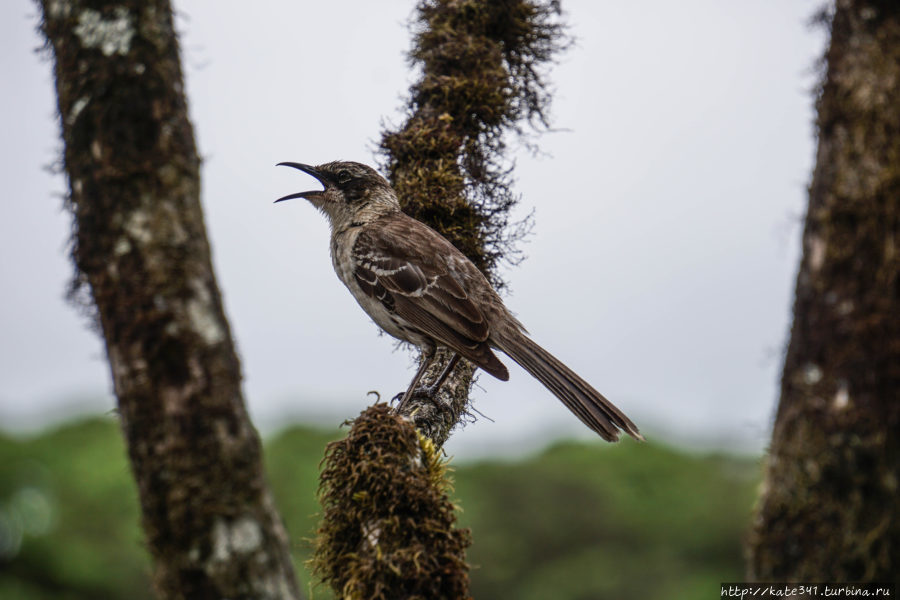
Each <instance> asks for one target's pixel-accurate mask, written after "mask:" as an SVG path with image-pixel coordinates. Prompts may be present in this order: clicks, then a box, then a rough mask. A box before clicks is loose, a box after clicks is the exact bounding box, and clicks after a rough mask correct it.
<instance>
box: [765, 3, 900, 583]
mask: <svg viewBox="0 0 900 600" xmlns="http://www.w3.org/2000/svg"><path fill="white" fill-rule="evenodd" d="M831 30H832V31H831V45H830V48H829V49H828V52H827V54H826V61H827V72H826V74H825V79H824V84H823V86H822V90H821V96H820V98H819V100H818V134H819V139H818V141H819V148H818V155H817V161H816V169H815V173H814V174H813V181H812V185H811V186H810V190H809V209H808V214H807V217H806V228H805V232H804V235H803V259H802V263H801V266H800V273H799V276H798V279H797V290H796V300H795V304H794V324H793V329H792V331H791V340H790V345H789V347H788V352H787V357H786V360H785V366H784V374H783V377H782V384H781V386H782V387H781V401H780V404H779V407H778V414H777V418H776V422H775V429H774V431H773V434H772V445H771V450H770V454H769V457H768V465H767V471H766V474H765V482H764V488H763V492H762V496H761V498H760V502H759V506H758V510H757V515H756V520H755V523H754V527H753V532H752V535H751V539H750V544H749V550H750V552H749V573H750V575H751V577H753V578H755V579H757V580H769V581H771V580H806V581H823V580H830V581H835V580H837V581H866V580H868V581H878V580H882V581H885V580H894V579H895V578H896V577H897V574H898V573H900V500H898V499H900V489H898V487H900V4H898V3H897V2H893V1H876V0H838V1H837V4H836V10H835V13H834V15H833V18H832V21H831Z"/></svg>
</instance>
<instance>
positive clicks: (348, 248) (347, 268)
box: [331, 228, 433, 348]
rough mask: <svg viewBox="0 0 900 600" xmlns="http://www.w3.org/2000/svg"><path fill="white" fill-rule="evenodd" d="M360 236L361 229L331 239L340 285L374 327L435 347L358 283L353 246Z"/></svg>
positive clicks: (413, 342) (334, 263)
mask: <svg viewBox="0 0 900 600" xmlns="http://www.w3.org/2000/svg"><path fill="white" fill-rule="evenodd" d="M358 235H359V230H358V229H356V228H353V229H350V230H348V231H346V232H344V233H340V234H338V236H342V237H343V239H341V240H340V241H339V242H338V240H337V239H335V240H332V243H331V262H332V265H334V272H335V273H337V276H338V278H339V279H340V280H341V283H343V284H344V285H345V286H347V289H348V290H350V293H351V294H353V297H354V298H355V299H356V301H357V302H358V303H359V305H360V307H362V309H363V310H364V311H366V313H367V314H368V315H369V316H370V317H371V318H372V320H373V321H374V322H375V324H376V325H378V326H379V327H380V328H381V329H383V330H384V331H385V333H388V334H389V335H391V336H393V337H395V338H397V339H400V340H404V341H407V342H410V343H412V344H414V345H416V346H419V347H420V348H421V347H426V346H432V345H433V342H432V341H431V340H430V339H429V338H427V337H425V336H423V335H421V334H420V333H419V332H418V331H417V330H416V329H415V328H414V327H413V326H412V325H410V324H409V323H407V322H406V321H405V320H404V319H403V318H401V317H399V316H398V315H396V314H394V313H392V312H391V311H389V310H388V309H387V308H386V307H385V306H384V304H382V302H381V300H379V299H378V298H373V297H372V296H369V295H368V294H367V293H366V292H365V291H363V289H362V287H361V286H360V285H359V282H357V280H356V275H355V274H354V272H353V260H352V259H351V252H352V249H353V244H355V243H356V237H357V236H358Z"/></svg>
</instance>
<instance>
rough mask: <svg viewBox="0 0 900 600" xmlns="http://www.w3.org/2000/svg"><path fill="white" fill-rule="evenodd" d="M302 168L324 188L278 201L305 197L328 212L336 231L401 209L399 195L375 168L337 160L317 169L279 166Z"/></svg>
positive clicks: (294, 165) (304, 166) (290, 164)
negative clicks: (346, 225)
mask: <svg viewBox="0 0 900 600" xmlns="http://www.w3.org/2000/svg"><path fill="white" fill-rule="evenodd" d="M278 164H279V165H283V166H286V167H293V168H295V169H299V170H301V171H303V172H304V173H309V174H310V175H312V176H313V177H315V178H316V179H318V180H319V182H320V183H321V184H322V186H323V187H324V189H322V190H311V191H308V192H298V193H296V194H290V195H288V196H284V197H283V198H279V199H278V200H276V201H275V202H281V201H282V200H290V199H292V198H305V199H306V200H309V202H310V203H311V204H312V205H313V206H315V207H316V208H318V209H319V210H321V211H322V212H324V213H325V214H326V215H327V216H328V219H329V221H331V225H332V227H333V228H341V227H342V226H343V225H345V224H349V223H353V222H362V223H365V222H368V221H370V220H372V219H375V218H377V217H379V216H381V215H383V214H385V213H388V212H393V211H397V210H400V204H399V202H398V201H397V196H396V194H395V193H394V190H393V189H392V188H391V186H390V184H389V183H388V182H387V180H386V179H385V178H384V177H382V176H381V175H379V174H378V173H377V172H376V171H375V169H373V168H372V167H369V166H366V165H364V164H361V163H357V162H348V161H335V162H330V163H325V164H323V165H318V166H316V167H313V166H310V165H304V164H301V163H294V162H283V163H278Z"/></svg>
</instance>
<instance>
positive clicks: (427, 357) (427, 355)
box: [397, 348, 434, 412]
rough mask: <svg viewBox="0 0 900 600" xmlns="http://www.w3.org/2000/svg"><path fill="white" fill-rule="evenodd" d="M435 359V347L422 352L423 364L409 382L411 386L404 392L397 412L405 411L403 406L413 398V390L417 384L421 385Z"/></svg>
mask: <svg viewBox="0 0 900 600" xmlns="http://www.w3.org/2000/svg"><path fill="white" fill-rule="evenodd" d="M433 361H434V348H430V349H428V350H425V351H423V352H422V364H421V365H419V370H418V371H416V376H415V377H413V379H412V382H411V383H410V384H409V388H407V390H406V393H404V394H403V397H402V398H400V404H398V405H397V412H403V407H404V406H406V403H407V402H408V401H409V399H410V398H412V395H413V391H414V390H415V389H416V386H417V385H419V381H420V380H421V379H422V376H423V375H425V371H427V370H428V367H430V366H431V363H432V362H433Z"/></svg>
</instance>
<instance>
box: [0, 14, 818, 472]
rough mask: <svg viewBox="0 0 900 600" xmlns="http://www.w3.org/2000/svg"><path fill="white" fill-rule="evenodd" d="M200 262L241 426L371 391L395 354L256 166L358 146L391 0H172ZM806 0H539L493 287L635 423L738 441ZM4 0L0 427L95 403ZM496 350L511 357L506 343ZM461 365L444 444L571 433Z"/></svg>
mask: <svg viewBox="0 0 900 600" xmlns="http://www.w3.org/2000/svg"><path fill="white" fill-rule="evenodd" d="M175 4H176V7H177V11H178V17H177V23H178V29H179V31H180V33H181V36H182V38H181V41H182V54H183V56H182V59H183V62H184V65H185V72H186V78H187V91H188V101H189V104H190V112H191V117H192V120H193V123H194V125H195V131H196V135H197V138H198V142H199V147H200V149H201V152H202V154H203V156H204V168H203V190H204V191H203V205H204V209H205V211H206V222H207V228H208V232H209V236H210V238H211V241H212V246H213V253H214V256H213V259H214V263H215V267H216V270H217V274H218V278H219V285H220V287H221V288H222V290H223V293H224V298H225V305H226V310H227V313H228V316H229V318H230V321H231V325H232V330H233V332H234V334H235V336H236V338H237V339H236V341H237V344H238V348H239V351H240V354H241V357H242V360H243V368H244V375H245V391H246V396H247V399H248V403H249V406H250V410H251V412H252V414H253V416H254V418H255V419H256V421H257V423H258V424H259V425H260V426H261V427H262V428H263V429H264V430H267V429H271V428H272V427H274V426H277V425H279V424H283V423H285V422H287V421H288V420H289V419H294V418H297V419H303V418H306V419H310V418H312V419H315V420H316V421H317V422H321V423H326V424H335V425H336V424H337V423H338V422H340V421H341V420H343V419H344V418H346V417H350V416H353V415H355V414H357V413H358V412H359V411H360V410H361V409H362V408H364V407H365V406H366V405H367V403H368V402H369V401H370V399H368V398H366V395H365V394H366V392H367V391H368V390H373V389H374V390H379V391H380V392H381V393H382V395H383V396H392V395H393V394H395V393H396V392H399V391H402V390H403V389H405V387H406V385H407V383H408V381H409V379H410V377H411V376H412V374H413V366H414V365H413V362H412V359H411V357H410V355H408V354H406V353H403V352H393V343H392V341H391V339H390V338H388V337H386V336H379V335H378V334H377V332H376V331H377V330H376V328H375V326H374V325H373V324H372V323H371V322H370V321H369V320H368V317H366V315H365V314H364V313H363V312H362V311H361V310H360V309H359V307H358V306H357V305H356V303H355V301H354V300H353V299H352V297H351V296H350V294H349V293H348V292H347V290H346V289H345V288H344V287H343V286H342V285H341V284H340V283H339V282H338V280H337V278H336V277H335V275H334V273H333V271H332V268H331V261H330V259H329V256H328V245H327V239H328V227H327V225H326V223H325V221H324V219H323V217H322V216H321V215H319V214H318V213H317V212H316V211H315V210H314V209H312V208H311V207H310V206H308V205H307V204H306V203H304V202H302V201H296V202H293V203H285V204H279V205H273V204H272V200H274V199H275V198H277V197H280V196H282V195H285V194H288V193H292V192H296V191H300V190H303V189H308V188H309V187H310V184H311V181H310V179H309V178H308V177H307V176H305V175H303V174H302V173H299V172H297V171H294V170H290V169H283V168H275V166H274V165H275V163H277V162H280V161H298V162H306V163H313V164H318V163H322V162H327V161H330V160H334V159H337V158H342V159H348V160H357V161H360V162H367V163H370V164H372V163H374V156H373V148H374V147H375V145H376V143H377V140H378V137H379V131H380V126H381V124H382V122H383V121H385V120H387V121H388V122H390V123H399V122H401V117H400V113H399V110H400V108H401V107H402V104H403V98H404V97H405V94H406V90H407V88H408V86H409V84H410V83H411V81H412V78H413V75H412V74H411V73H410V72H409V69H408V65H407V63H406V60H405V55H404V53H405V51H406V50H407V49H408V46H409V34H408V31H407V28H406V22H407V20H408V18H409V16H410V14H411V9H412V2H406V1H404V2H400V1H394V0H392V1H389V2H388V1H384V0H382V1H380V2H364V1H361V0H357V1H345V2H341V1H334V2H296V1H280V2H276V1H274V0H258V1H257V2H255V3H254V4H253V7H252V9H251V10H248V5H247V4H246V3H228V2H214V1H200V0H196V1H185V2H176V3H175ZM819 5H820V2H818V1H811V0H791V1H787V2H785V1H775V0H767V1H758V2H739V1H736V0H734V1H732V0H690V1H687V2H677V3H675V2H670V1H666V0H658V1H644V2H626V1H625V0H618V1H597V0H580V1H564V2H563V7H564V8H565V9H566V11H567V20H568V22H569V23H570V25H571V31H572V33H573V34H574V35H575V36H576V38H577V45H576V46H575V47H574V48H572V49H571V50H570V51H569V52H568V53H567V54H566V55H564V56H563V57H562V60H561V62H560V64H559V65H558V66H555V67H554V68H553V69H552V71H551V77H550V78H551V80H552V83H553V85H554V87H555V89H556V94H555V96H554V104H553V115H554V125H555V127H556V128H558V130H559V131H556V132H553V133H547V134H543V135H542V136H540V137H539V138H537V143H538V145H539V146H540V148H541V150H542V155H541V156H532V155H530V154H529V153H528V152H526V151H524V150H522V149H520V150H519V151H518V152H517V154H516V156H515V158H516V170H515V175H516V178H517V184H516V190H517V192H518V193H520V194H521V197H522V199H521V206H520V211H519V216H524V215H526V214H528V213H529V212H530V211H531V210H532V209H533V210H534V214H535V227H534V231H533V235H532V236H531V237H530V238H529V240H528V243H527V244H525V245H524V246H523V249H524V250H525V253H526V255H527V260H526V261H525V262H524V263H522V264H521V265H519V266H518V267H515V268H512V269H509V270H508V271H507V272H506V274H505V277H506V279H507V281H508V282H509V284H510V291H509V293H508V296H507V304H508V306H509V307H510V308H511V309H512V310H513V311H514V312H515V313H516V314H517V315H518V316H519V317H520V319H521V320H522V321H523V322H524V323H525V324H526V326H527V327H528V328H529V330H530V331H531V332H532V334H533V335H534V337H535V339H536V340H537V341H538V342H539V343H541V344H542V345H544V346H546V347H547V348H548V349H549V350H551V351H552V352H553V353H554V354H556V355H558V356H559V357H560V358H561V359H563V360H564V361H565V362H567V363H568V364H569V365H570V366H572V367H573V368H574V369H575V370H576V371H578V372H579V373H580V374H581V375H583V376H584V377H585V378H586V379H588V380H589V381H591V382H592V383H593V384H594V386H595V387H596V388H598V389H599V390H600V391H601V392H603V393H604V394H605V395H607V396H608V397H609V398H610V399H611V400H613V402H615V403H616V404H617V405H618V406H619V407H620V408H622V409H623V410H624V411H625V412H626V413H627V414H629V416H631V417H632V419H633V420H634V421H635V422H636V423H637V424H638V425H639V426H640V427H641V429H642V431H644V432H645V433H646V434H648V437H657V438H663V439H666V440H673V441H678V442H689V443H692V444H693V445H696V446H720V447H725V448H739V449H755V450H759V449H761V448H762V447H763V445H764V444H765V443H766V441H767V439H768V435H769V428H770V424H771V418H772V414H773V411H774V407H775V402H776V400H777V393H778V378H779V377H780V370H781V360H782V351H783V347H784V345H785V343H786V339H787V334H788V328H789V321H790V309H791V301H792V293H793V284H794V277H795V273H796V266H797V261H798V258H799V235H800V230H801V225H802V215H803V211H804V207H805V202H806V184H807V182H808V180H809V176H810V171H811V168H812V158H813V152H814V139H813V127H812V123H813V118H814V114H813V111H812V95H811V90H812V89H813V87H814V84H815V75H814V67H815V64H816V60H817V59H818V57H819V56H820V55H821V53H822V50H823V45H824V43H825V35H824V34H823V32H822V31H821V30H818V29H810V28H809V27H808V26H807V22H808V19H809V17H810V15H811V14H812V12H813V11H814V10H815V9H816V7H817V6H819ZM36 26H37V11H36V8H35V6H34V5H33V3H32V2H31V1H30V0H4V2H2V3H0V50H2V52H0V65H2V73H0V74H2V77H3V81H4V82H5V90H6V92H5V93H4V94H2V96H0V123H2V138H0V139H2V142H0V152H2V160H0V169H2V171H0V174H2V180H3V182H4V184H5V185H6V189H7V194H6V196H7V200H6V202H5V203H4V206H5V209H6V210H5V212H4V215H3V218H2V219H0V280H2V281H3V293H2V295H0V420H2V422H0V424H2V426H4V427H6V428H10V427H26V428H31V427H36V426H40V425H42V424H46V423H49V422H55V421H57V420H59V419H61V418H64V417H65V416H67V415H71V414H72V413H73V412H78V411H83V410H94V411H107V410H110V409H111V408H112V407H113V406H114V400H113V398H112V396H111V383H110V378H109V373H108V366H107V364H106V362H105V358H104V351H103V347H102V344H101V342H100V339H99V337H98V336H97V335H96V334H95V333H93V332H91V331H90V330H89V329H88V324H87V322H86V321H85V319H84V318H82V317H81V316H80V315H79V314H78V312H77V311H76V310H75V309H73V307H72V306H70V305H69V304H67V303H66V302H65V300H64V292H65V288H66V284H67V281H68V279H69V277H70V274H71V270H72V268H71V266H70V264H69V262H68V259H67V256H66V239H67V235H68V231H69V229H70V219H69V216H68V215H67V214H66V213H65V212H64V211H63V210H62V200H61V197H62V196H61V194H62V192H63V191H64V189H65V182H64V180H63V178H62V177H61V176H59V175H51V174H50V173H49V172H48V171H47V169H46V166H47V165H49V164H51V163H53V162H54V161H55V160H56V158H57V156H58V154H59V150H60V142H59V140H58V128H57V124H56V121H55V116H54V111H55V97H54V91H53V85H52V83H53V82H52V74H51V64H50V63H49V62H47V61H46V60H41V58H40V56H39V54H37V53H36V52H35V48H37V47H39V46H40V45H41V43H42V41H41V39H40V37H39V36H38V35H37V34H36V33H35V28H36ZM507 362H508V363H511V361H509V360H508V359H507ZM511 366H512V367H513V368H512V369H511V380H510V382H508V383H503V382H499V381H497V380H494V379H493V378H491V377H490V376H489V375H482V376H481V378H480V379H479V386H478V389H477V390H476V392H475V395H474V398H475V406H476V408H477V409H478V410H479V411H481V412H482V413H484V414H485V415H486V416H487V417H489V418H490V419H493V421H494V422H491V421H489V420H487V419H482V420H480V421H478V422H477V423H475V424H473V425H470V426H468V427H467V428H466V429H465V430H464V431H462V432H460V433H457V434H456V435H455V436H454V439H453V440H452V442H451V446H450V450H451V452H455V453H456V454H458V455H466V454H473V453H479V452H485V451H494V450H497V449H498V448H500V447H501V446H502V447H503V449H505V450H509V449H510V448H518V447H525V446H527V444H528V443H529V441H530V440H533V439H535V438H538V439H541V440H546V439H548V436H555V435H567V434H574V435H578V436H581V437H585V438H590V437H591V435H592V434H591V433H590V432H589V431H588V430H587V429H586V428H584V427H583V426H582V425H581V424H580V423H579V422H578V421H577V419H575V418H574V417H573V416H572V415H570V414H569V413H568V412H567V411H566V409H565V408H564V407H562V405H561V404H560V403H559V402H558V401H556V399H555V398H554V397H553V396H552V395H550V394H549V393H548V392H546V391H545V390H544V389H543V388H541V386H540V384H538V383H537V382H535V381H533V380H531V379H530V377H529V376H528V375H527V374H526V373H525V372H524V371H522V370H521V369H519V368H518V367H516V366H515V365H511Z"/></svg>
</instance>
